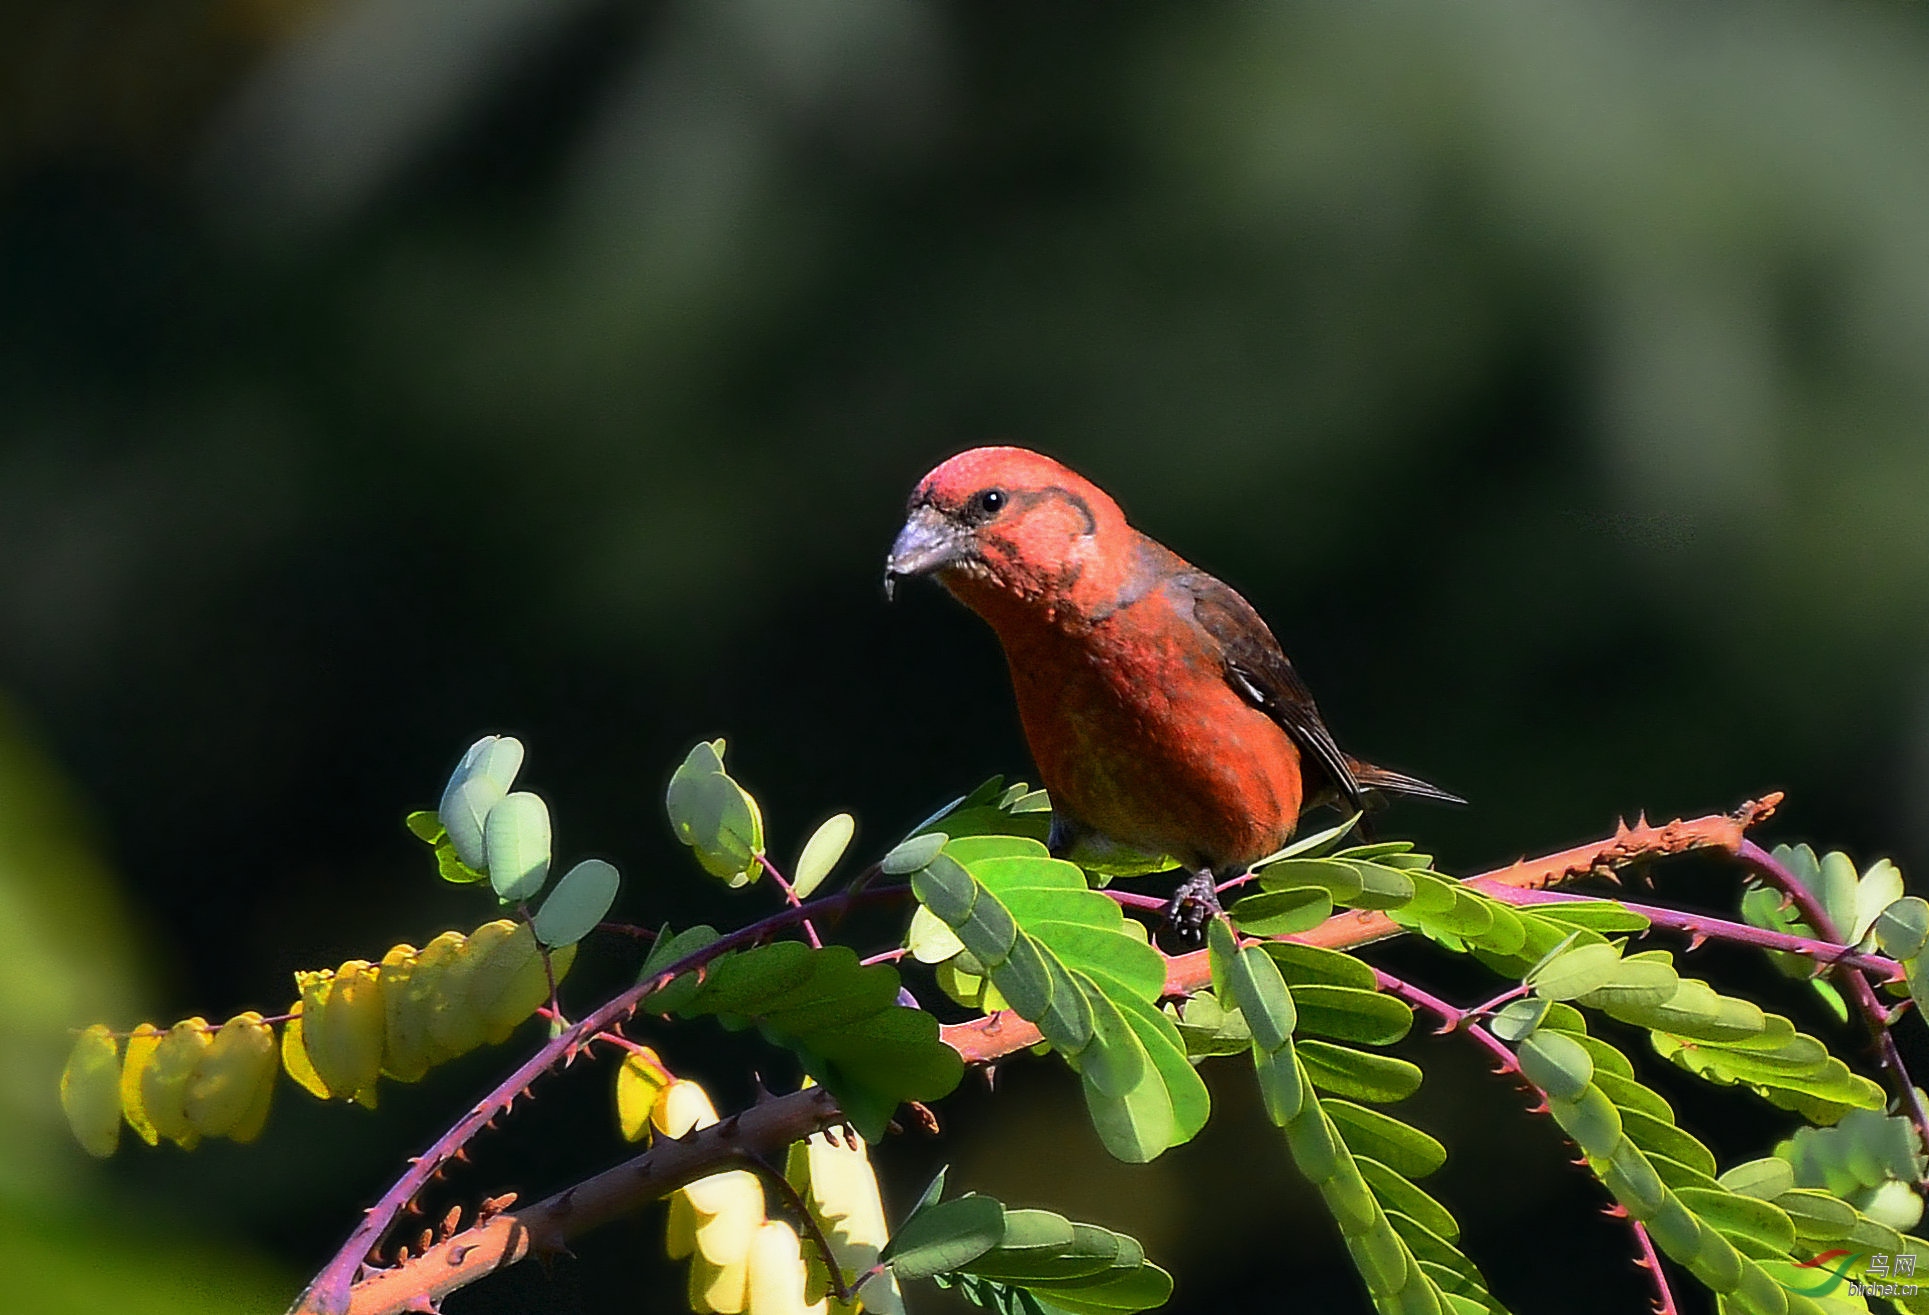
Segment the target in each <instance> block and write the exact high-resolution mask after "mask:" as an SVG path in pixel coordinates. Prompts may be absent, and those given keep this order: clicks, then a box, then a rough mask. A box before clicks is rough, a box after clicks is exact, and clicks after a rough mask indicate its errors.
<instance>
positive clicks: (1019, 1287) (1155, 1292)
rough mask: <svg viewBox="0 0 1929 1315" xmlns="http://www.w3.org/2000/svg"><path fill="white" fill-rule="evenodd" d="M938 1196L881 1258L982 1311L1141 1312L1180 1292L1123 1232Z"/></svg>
mask: <svg viewBox="0 0 1929 1315" xmlns="http://www.w3.org/2000/svg"><path fill="white" fill-rule="evenodd" d="M933 1186H934V1188H936V1187H937V1186H938V1184H933ZM935 1195H936V1193H935V1191H933V1192H928V1193H926V1199H925V1200H924V1201H923V1202H921V1203H920V1204H919V1206H918V1208H917V1209H916V1210H914V1211H912V1213H911V1217H910V1218H908V1219H906V1220H905V1221H904V1223H903V1224H901V1225H900V1226H899V1227H898V1229H897V1230H896V1231H895V1232H894V1233H893V1234H892V1235H891V1240H890V1242H889V1243H888V1244H887V1245H886V1246H885V1248H884V1250H883V1251H882V1253H881V1254H880V1256H879V1259H880V1261H881V1262H882V1263H884V1264H886V1265H889V1266H890V1267H891V1269H892V1270H893V1271H894V1272H895V1273H896V1274H897V1276H898V1277H899V1278H901V1279H906V1278H930V1279H934V1280H935V1281H936V1282H937V1283H938V1285H939V1286H940V1287H946V1288H955V1289H956V1290H957V1291H958V1292H960V1293H961V1294H962V1295H963V1296H964V1297H965V1298H966V1299H967V1300H969V1301H971V1302H973V1303H974V1304H976V1305H979V1306H983V1307H986V1308H988V1309H991V1310H996V1311H1001V1312H1013V1311H1022V1312H1026V1313H1027V1315H1048V1312H1050V1311H1054V1310H1056V1311H1063V1312H1068V1313H1070V1315H1088V1313H1089V1315H1131V1312H1134V1311H1141V1310H1150V1309H1152V1308H1153V1307H1155V1306H1161V1305H1164V1304H1165V1302H1166V1300H1167V1299H1168V1298H1169V1297H1170V1296H1171V1295H1172V1276H1171V1275H1170V1274H1168V1273H1166V1272H1165V1271H1164V1270H1163V1269H1160V1268H1159V1267H1158V1266H1157V1265H1154V1264H1151V1263H1150V1262H1148V1261H1147V1260H1146V1258H1145V1248H1143V1247H1142V1246H1140V1245H1139V1244H1138V1242H1137V1241H1135V1240H1134V1239H1132V1238H1130V1237H1127V1236H1126V1235H1125V1234H1123V1233H1114V1232H1112V1231H1111V1230H1109V1229H1105V1228H1100V1227H1098V1226H1096V1225H1094V1224H1082V1223H1074V1222H1072V1221H1071V1220H1068V1219H1066V1218H1065V1217H1064V1216H1062V1215H1057V1214H1053V1213H1052V1212H1050V1211H1048V1210H1008V1209H1006V1208H1005V1207H1004V1206H1003V1205H1001V1204H1000V1203H999V1202H997V1201H996V1200H993V1199H992V1198H991V1197H987V1196H977V1195H967V1196H961V1197H957V1198H955V1199H953V1200H950V1201H936V1200H935Z"/></svg>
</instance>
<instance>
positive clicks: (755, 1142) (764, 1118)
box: [301, 1087, 844, 1315]
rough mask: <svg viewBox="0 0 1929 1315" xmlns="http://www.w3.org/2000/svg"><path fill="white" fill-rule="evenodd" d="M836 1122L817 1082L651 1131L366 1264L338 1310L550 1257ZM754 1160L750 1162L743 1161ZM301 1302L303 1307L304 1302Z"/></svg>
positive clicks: (348, 1312) (357, 1312)
mask: <svg viewBox="0 0 1929 1315" xmlns="http://www.w3.org/2000/svg"><path fill="white" fill-rule="evenodd" d="M843 1121H844V1113H843V1111H842V1110H840V1109H838V1107H837V1102H836V1101H835V1100H833V1099H832V1098H831V1095H830V1093H829V1092H827V1091H825V1090H824V1089H823V1088H822V1087H806V1088H805V1089H804V1090H802V1091H796V1092H792V1093H791V1094H790V1095H788V1096H779V1097H777V1098H775V1099H773V1100H767V1101H764V1102H763V1103H762V1104H759V1105H753V1106H752V1107H751V1108H749V1109H747V1110H744V1111H743V1112H742V1113H741V1114H735V1115H732V1116H731V1117H729V1118H727V1119H724V1120H723V1121H721V1122H719V1123H716V1124H712V1125H711V1126H710V1127H708V1128H702V1129H699V1130H697V1131H695V1132H692V1133H690V1134H689V1135H688V1136H686V1137H683V1138H681V1139H677V1138H670V1137H659V1138H657V1139H656V1142H655V1143H654V1144H653V1145H652V1146H651V1147H650V1149H649V1150H647V1151H645V1152H643V1153H642V1154H641V1155H638V1156H636V1157H635V1158H634V1159H630V1160H626V1161H624V1162H623V1163H622V1164H619V1165H617V1166H615V1167H614V1168H611V1169H605V1170H604V1171H603V1172H602V1173H599V1174H597V1175H596V1176H595V1177H593V1178H589V1179H585V1180H584V1181H583V1182H580V1183H577V1184H576V1185H575V1186H573V1187H569V1188H566V1189H564V1190H563V1191H560V1192H558V1193H556V1194H555V1195H554V1196H551V1197H549V1198H547V1199H546V1200H543V1201H539V1202H537V1203H536V1204H534V1205H531V1206H527V1207H524V1208H523V1209H520V1210H512V1211H504V1212H503V1213H501V1214H497V1215H493V1216H491V1217H489V1218H486V1219H481V1220H478V1221H477V1223H476V1224H475V1225H473V1226H472V1227H470V1228H467V1229H465V1230H463V1231H462V1232H460V1233H457V1234H455V1235H454V1236H453V1237H450V1238H448V1239H447V1240H445V1241H442V1242H439V1243H436V1244H435V1245H433V1246H431V1247H429V1248H428V1249H427V1250H426V1251H424V1252H423V1253H422V1254H421V1255H419V1256H412V1257H410V1258H409V1259H408V1260H407V1261H406V1262H404V1263H402V1264H399V1265H395V1266H392V1267H390V1268H387V1269H371V1270H370V1271H369V1273H368V1276H367V1277H366V1278H364V1279H362V1280H361V1281H360V1282H358V1283H356V1284H355V1285H354V1287H353V1288H351V1289H350V1291H349V1298H350V1300H349V1304H348V1305H346V1306H344V1307H343V1308H342V1309H343V1311H344V1315H402V1312H405V1311H410V1310H420V1309H422V1304H423V1303H424V1302H436V1301H440V1300H441V1299H442V1298H443V1297H445V1296H447V1295H448V1294H449V1293H451V1292H454V1291H455V1290H456V1289H457V1288H462V1287H467V1286H468V1285H469V1284H471V1283H474V1282H475V1281H476V1280H477V1279H480V1278H483V1277H485V1276H487V1275H489V1274H492V1273H494V1272H495V1271H496V1270H499V1269H503V1268H505V1267H507V1266H509V1265H513V1264H515V1263H516V1262H517V1261H520V1260H522V1259H524V1258H525V1257H527V1256H529V1255H532V1254H534V1255H554V1254H557V1253H559V1252H561V1251H563V1250H564V1247H565V1244H566V1243H567V1242H568V1240H569V1239H570V1238H572V1237H574V1236H576V1235H577V1234H579V1233H584V1232H587V1231H589V1230H590V1229H592V1228H595V1227H597V1226H599V1225H601V1224H606V1223H609V1222H611V1221H612V1220H615V1219H619V1218H622V1217H623V1216H624V1215H627V1214H629V1213H630V1212H632V1211H633V1210H635V1209H636V1208H637V1206H638V1205H639V1204H641V1203H642V1202H646V1201H654V1200H656V1199H657V1198H659V1197H662V1196H664V1195H666V1194H668V1193H670V1192H673V1191H675V1190H676V1189H677V1188H679V1187H682V1186H684V1185H685V1184H686V1183H692V1182H695V1181H696V1180H697V1179H699V1178H706V1177H708V1176H709V1175H711V1174H713V1173H716V1172H717V1171H718V1170H719V1169H721V1168H727V1167H728V1166H729V1164H730V1163H731V1162H732V1161H734V1160H743V1161H746V1162H747V1161H749V1160H752V1159H754V1158H757V1157H761V1156H765V1155H776V1154H778V1153H780V1152H782V1151H783V1150H784V1148H785V1147H787V1146H789V1145H790V1144H791V1143H793V1142H798V1141H802V1140H803V1139H804V1138H806V1137H808V1136H810V1135H811V1134H812V1133H815V1132H822V1131H823V1130H824V1129H826V1128H831V1127H835V1126H836V1125H837V1124H839V1123H841V1122H843ZM752 1167H754V1165H753V1166H752ZM301 1309H312V1307H303V1308H301Z"/></svg>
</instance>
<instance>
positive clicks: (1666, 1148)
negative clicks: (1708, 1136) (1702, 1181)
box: [1621, 1110, 1715, 1175]
mask: <svg viewBox="0 0 1929 1315" xmlns="http://www.w3.org/2000/svg"><path fill="white" fill-rule="evenodd" d="M1621 1126H1622V1128H1623V1129H1624V1130H1625V1131H1626V1132H1627V1134H1628V1140H1630V1141H1632V1142H1633V1143H1634V1144H1635V1145H1636V1146H1639V1147H1640V1148H1641V1149H1642V1150H1644V1151H1647V1152H1648V1153H1650V1154H1652V1155H1665V1156H1667V1157H1668V1158H1669V1159H1671V1160H1676V1161H1679V1162H1680V1163H1682V1164H1685V1165H1687V1166H1688V1167H1689V1168H1691V1169H1694V1170H1696V1171H1697V1172H1699V1173H1703V1174H1708V1175H1712V1174H1713V1173H1714V1172H1715V1157H1714V1153H1713V1152H1712V1151H1710V1150H1709V1149H1708V1148H1707V1147H1706V1146H1703V1145H1702V1144H1701V1143H1700V1142H1699V1141H1697V1140H1695V1138H1693V1137H1692V1136H1690V1135H1689V1134H1687V1133H1686V1132H1683V1131H1682V1130H1681V1129H1680V1128H1678V1127H1676V1126H1675V1125H1674V1124H1672V1123H1663V1122H1662V1121H1661V1120H1660V1119H1657V1118H1653V1117H1651V1116H1650V1115H1647V1114H1643V1113H1641V1112H1640V1111H1639V1110H1623V1111H1622V1112H1621Z"/></svg>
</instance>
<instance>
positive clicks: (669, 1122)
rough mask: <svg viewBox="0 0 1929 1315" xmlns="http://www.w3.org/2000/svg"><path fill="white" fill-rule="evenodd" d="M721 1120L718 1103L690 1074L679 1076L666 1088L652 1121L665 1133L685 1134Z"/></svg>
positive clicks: (651, 1113)
mask: <svg viewBox="0 0 1929 1315" xmlns="http://www.w3.org/2000/svg"><path fill="white" fill-rule="evenodd" d="M716 1121H717V1111H716V1107H715V1106H713V1105H711V1103H710V1096H709V1094H708V1093H707V1092H705V1091H704V1089H703V1088H702V1086H700V1085H699V1084H697V1083H695V1082H692V1081H690V1080H689V1079H688V1078H678V1079H677V1080H676V1081H675V1082H672V1083H671V1084H670V1085H669V1086H667V1087H665V1088H664V1089H663V1094H662V1095H661V1096H660V1097H658V1098H657V1102H656V1108H655V1109H653V1110H651V1111H650V1122H652V1123H654V1124H655V1125H656V1130H657V1131H658V1132H660V1133H662V1134H663V1135H664V1136H665V1137H683V1136H686V1135H688V1133H689V1132H690V1131H691V1130H692V1129H694V1128H707V1127H709V1126H710V1125H711V1124H713V1123H715V1122H716Z"/></svg>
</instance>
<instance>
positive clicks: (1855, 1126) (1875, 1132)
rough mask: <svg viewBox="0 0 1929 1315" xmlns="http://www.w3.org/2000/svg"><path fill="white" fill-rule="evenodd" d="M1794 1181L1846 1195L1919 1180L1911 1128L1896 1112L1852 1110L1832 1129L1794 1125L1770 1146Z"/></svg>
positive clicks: (1805, 1185) (1919, 1171) (1918, 1166)
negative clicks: (1791, 1133) (1786, 1135)
mask: <svg viewBox="0 0 1929 1315" xmlns="http://www.w3.org/2000/svg"><path fill="white" fill-rule="evenodd" d="M1775 1155H1776V1157H1777V1158H1779V1159H1781V1160H1784V1161H1786V1162H1787V1163H1788V1165H1789V1167H1790V1171H1791V1173H1792V1175H1793V1177H1794V1182H1795V1184H1797V1185H1800V1186H1802V1187H1820V1188H1825V1189H1826V1190H1827V1191H1828V1192H1829V1193H1830V1194H1831V1195H1834V1196H1838V1197H1842V1198H1844V1199H1849V1198H1851V1197H1852V1195H1853V1194H1855V1193H1857V1192H1860V1191H1863V1190H1864V1189H1869V1188H1877V1187H1880V1186H1882V1185H1883V1184H1884V1183H1887V1182H1904V1183H1915V1182H1920V1181H1921V1180H1922V1159H1921V1156H1920V1152H1919V1151H1918V1150H1917V1147H1916V1137H1915V1131H1914V1129H1913V1128H1911V1127H1910V1125H1909V1121H1908V1120H1907V1119H1906V1118H1903V1117H1902V1116H1900V1115H1884V1114H1882V1113H1880V1112H1879V1111H1876V1110H1856V1111H1854V1112H1852V1113H1850V1114H1848V1115H1846V1116H1845V1117H1844V1118H1843V1119H1842V1121H1841V1122H1840V1123H1838V1124H1836V1125H1835V1126H1834V1127H1832V1128H1799V1129H1797V1130H1796V1132H1795V1135H1794V1136H1792V1137H1790V1138H1788V1139H1787V1140H1786V1141H1783V1142H1781V1143H1780V1144H1778V1145H1777V1146H1776V1147H1775Z"/></svg>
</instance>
